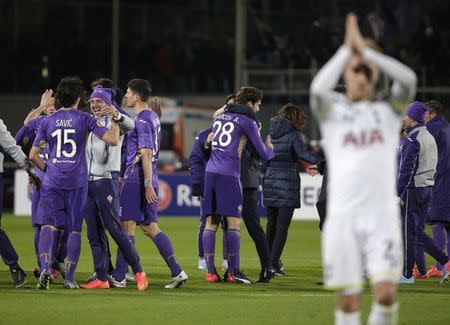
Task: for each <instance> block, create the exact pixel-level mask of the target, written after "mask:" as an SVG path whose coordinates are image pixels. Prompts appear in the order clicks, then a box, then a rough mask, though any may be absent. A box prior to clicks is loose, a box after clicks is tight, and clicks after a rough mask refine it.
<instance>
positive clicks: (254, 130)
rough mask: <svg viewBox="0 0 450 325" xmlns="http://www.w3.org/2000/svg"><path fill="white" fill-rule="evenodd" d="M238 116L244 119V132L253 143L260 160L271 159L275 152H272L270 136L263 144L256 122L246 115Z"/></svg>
mask: <svg viewBox="0 0 450 325" xmlns="http://www.w3.org/2000/svg"><path fill="white" fill-rule="evenodd" d="M240 118H241V119H243V121H244V125H243V130H244V133H245V135H246V136H247V138H248V139H249V140H250V142H251V143H252V144H253V147H254V148H255V150H256V152H257V153H258V155H259V157H260V158H261V160H264V161H267V160H270V159H272V158H273V157H274V156H275V153H274V152H273V145H272V143H271V142H270V137H269V138H268V141H267V142H266V144H264V142H263V140H262V139H261V135H260V134H259V126H258V124H257V123H256V122H255V121H253V120H251V119H250V118H248V117H246V116H242V117H240Z"/></svg>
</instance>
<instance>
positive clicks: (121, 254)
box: [17, 77, 188, 290]
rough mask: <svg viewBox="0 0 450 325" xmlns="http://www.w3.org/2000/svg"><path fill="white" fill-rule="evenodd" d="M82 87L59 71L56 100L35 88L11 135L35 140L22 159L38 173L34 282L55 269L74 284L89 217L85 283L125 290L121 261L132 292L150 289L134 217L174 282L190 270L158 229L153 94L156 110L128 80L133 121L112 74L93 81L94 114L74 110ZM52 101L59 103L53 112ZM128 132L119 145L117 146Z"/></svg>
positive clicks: (144, 84) (146, 88) (43, 283)
mask: <svg viewBox="0 0 450 325" xmlns="http://www.w3.org/2000/svg"><path fill="white" fill-rule="evenodd" d="M83 92H84V89H83V84H82V81H81V80H80V79H79V78H77V77H66V78H63V79H62V80H61V82H60V83H59V85H58V87H57V89H56V92H55V96H54V97H53V94H52V91H51V90H48V91H46V92H45V93H44V94H43V95H42V99H41V104H40V106H39V107H38V108H37V109H35V110H33V111H32V112H31V113H30V114H29V115H28V116H27V118H26V119H25V122H24V127H23V128H22V129H21V130H20V131H19V133H18V135H17V140H18V142H19V143H24V141H25V140H26V141H32V142H33V146H32V148H31V150H30V153H29V157H30V160H31V161H32V162H33V163H34V164H35V166H36V173H37V177H38V180H36V178H35V176H34V175H31V178H32V179H33V180H35V181H33V184H32V194H31V195H32V220H33V226H34V227H35V229H36V231H35V251H36V257H37V263H38V266H39V269H38V270H36V272H35V273H36V276H38V278H39V279H38V284H37V286H38V288H39V289H48V288H49V283H50V280H51V278H52V277H54V276H55V273H56V272H59V273H61V275H62V276H63V277H64V287H65V288H68V289H76V288H78V285H77V283H76V281H75V277H74V274H75V270H76V266H77V263H78V259H79V256H80V245H81V229H82V223H83V220H86V225H87V235H88V239H89V243H90V246H91V249H92V255H93V260H94V275H93V276H92V277H90V278H89V280H88V282H87V283H86V284H83V285H81V287H82V288H86V289H100V288H109V287H110V285H112V286H114V287H125V286H126V281H127V280H126V278H127V272H128V265H130V266H131V269H132V271H133V274H134V275H133V276H132V277H131V278H133V280H134V281H135V282H136V284H137V288H138V290H145V289H146V288H147V286H148V279H147V276H146V273H145V272H144V271H143V269H142V266H141V263H140V261H139V255H138V253H137V251H136V249H135V241H134V238H135V231H136V225H137V224H139V225H140V227H141V229H142V230H143V232H144V234H145V235H147V236H148V237H150V238H151V239H152V240H153V242H154V243H155V245H156V246H157V248H158V250H159V252H160V254H161V256H162V257H163V258H164V260H165V261H166V263H167V265H168V266H169V268H170V270H171V275H172V281H171V282H170V283H169V284H168V285H166V288H177V287H179V286H181V285H182V284H183V283H185V282H186V281H187V279H188V276H187V275H186V273H185V272H184V271H183V270H182V269H181V267H180V265H179V264H178V262H177V260H176V257H175V253H174V251H173V247H172V244H171V242H170V240H169V238H168V237H167V236H166V234H165V233H164V232H162V231H161V229H160V228H159V227H158V221H157V213H156V206H157V205H156V204H157V201H158V174H157V169H156V164H157V162H158V155H159V143H160V139H161V138H160V137H161V125H160V122H159V116H158V114H160V105H159V101H158V99H157V98H154V99H153V100H152V105H153V107H154V109H153V110H152V109H149V106H148V105H149V104H148V103H149V101H150V95H151V87H150V84H149V82H148V81H146V80H143V79H133V80H131V81H130V82H129V83H128V88H127V93H126V95H125V97H126V103H127V107H129V108H132V109H133V110H134V113H135V114H136V116H135V118H134V120H132V119H131V118H130V117H128V116H127V114H126V112H125V111H123V110H122V109H121V108H120V107H119V106H118V105H117V103H116V101H115V91H114V89H113V87H112V82H111V81H110V80H109V79H99V80H97V81H95V82H94V83H93V89H92V94H91V96H90V99H89V103H88V105H90V112H91V114H89V113H85V112H82V111H79V110H77V107H78V106H79V104H80V100H81V98H82V95H83ZM55 102H56V103H57V104H58V107H60V108H59V109H57V110H56V109H55ZM43 113H44V115H41V114H43ZM125 135H126V137H127V139H126V152H122V143H123V141H124V137H125ZM122 155H123V156H124V157H123V158H126V159H125V161H124V167H122ZM121 170H122V174H121ZM119 187H120V190H119ZM119 211H121V212H122V213H120V215H119ZM105 230H108V232H109V233H110V235H111V237H112V239H113V240H114V241H115V242H116V244H117V246H118V250H117V258H116V267H115V268H112V267H111V265H110V264H111V262H110V250H109V245H108V239H107V237H106V234H105ZM64 260H66V263H65V265H64ZM23 279H24V277H23Z"/></svg>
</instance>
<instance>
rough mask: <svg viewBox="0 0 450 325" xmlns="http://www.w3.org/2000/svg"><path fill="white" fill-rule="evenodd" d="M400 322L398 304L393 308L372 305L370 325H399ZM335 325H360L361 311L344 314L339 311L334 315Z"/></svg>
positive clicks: (375, 303) (377, 304) (376, 304)
mask: <svg viewBox="0 0 450 325" xmlns="http://www.w3.org/2000/svg"><path fill="white" fill-rule="evenodd" d="M397 322H398V303H395V304H394V305H392V306H383V305H380V304H379V303H377V302H374V303H373V304H372V310H371V311H370V315H369V321H368V324H369V325H397ZM334 324H335V325H360V313H359V311H356V312H353V313H344V312H343V311H342V310H339V309H337V310H336V311H335V313H334Z"/></svg>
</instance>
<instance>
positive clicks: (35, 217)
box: [30, 185, 43, 228]
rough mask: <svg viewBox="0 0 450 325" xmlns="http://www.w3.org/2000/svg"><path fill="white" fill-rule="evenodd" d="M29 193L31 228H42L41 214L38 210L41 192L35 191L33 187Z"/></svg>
mask: <svg viewBox="0 0 450 325" xmlns="http://www.w3.org/2000/svg"><path fill="white" fill-rule="evenodd" d="M30 192H31V225H32V226H33V228H36V227H40V226H42V221H43V220H42V213H41V210H39V201H40V199H41V190H39V191H37V190H36V188H35V187H34V185H31V187H30Z"/></svg>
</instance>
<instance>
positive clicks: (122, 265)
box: [113, 235, 136, 282]
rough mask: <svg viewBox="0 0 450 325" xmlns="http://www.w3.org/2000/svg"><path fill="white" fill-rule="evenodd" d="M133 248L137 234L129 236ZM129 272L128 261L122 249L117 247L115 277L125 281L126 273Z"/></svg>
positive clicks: (117, 279)
mask: <svg viewBox="0 0 450 325" xmlns="http://www.w3.org/2000/svg"><path fill="white" fill-rule="evenodd" d="M128 238H129V240H130V243H131V245H132V246H133V248H135V246H136V236H131V235H129V236H128ZM127 272H128V263H127V261H126V260H125V257H124V256H123V253H122V251H121V250H120V249H119V248H117V258H116V269H115V270H114V272H113V277H114V279H115V280H116V281H119V282H120V281H123V279H125V274H126V273H127Z"/></svg>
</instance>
